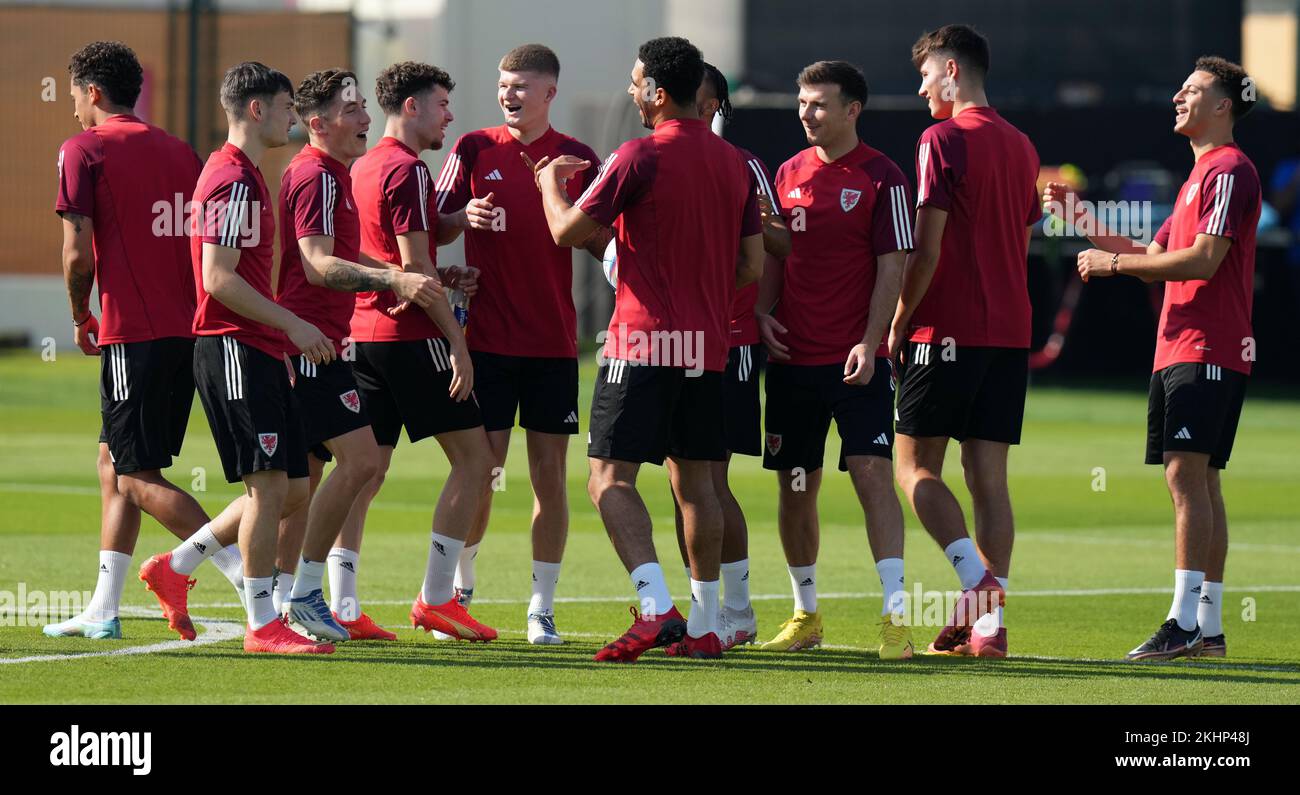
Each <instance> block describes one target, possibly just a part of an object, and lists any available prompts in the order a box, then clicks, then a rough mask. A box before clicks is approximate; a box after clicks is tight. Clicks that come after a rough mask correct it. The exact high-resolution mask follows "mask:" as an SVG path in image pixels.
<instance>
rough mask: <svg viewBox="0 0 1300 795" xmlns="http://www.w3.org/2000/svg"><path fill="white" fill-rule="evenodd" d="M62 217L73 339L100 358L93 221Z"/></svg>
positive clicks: (66, 214) (64, 261)
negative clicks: (92, 298)
mask: <svg viewBox="0 0 1300 795" xmlns="http://www.w3.org/2000/svg"><path fill="white" fill-rule="evenodd" d="M62 215H63V281H64V283H65V284H66V285H67V287H68V303H69V304H70V305H71V308H72V323H73V325H74V326H75V330H74V332H73V336H74V338H75V339H76V342H77V347H78V348H80V349H81V352H82V353H84V354H86V355H87V356H98V355H99V347H98V346H97V345H95V342H94V340H92V339H91V337H92V336H93V337H95V338H96V339H97V338H98V337H99V321H98V320H96V319H95V315H94V313H93V312H91V311H90V292H91V290H92V289H94V286H95V250H94V222H92V221H91V220H90V219H89V218H87V217H86V216H84V215H77V214H76V213H62Z"/></svg>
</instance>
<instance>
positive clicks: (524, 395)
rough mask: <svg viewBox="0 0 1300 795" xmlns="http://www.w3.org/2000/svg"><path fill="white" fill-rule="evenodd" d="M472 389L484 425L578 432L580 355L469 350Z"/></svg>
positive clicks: (542, 431)
mask: <svg viewBox="0 0 1300 795" xmlns="http://www.w3.org/2000/svg"><path fill="white" fill-rule="evenodd" d="M470 355H471V356H472V357H473V359H474V395H475V396H476V397H478V403H479V409H480V410H481V411H482V412H483V427H484V429H485V430H488V431H502V430H508V429H510V428H513V427H514V426H515V412H516V411H518V413H519V426H520V427H522V428H527V429H528V430H530V431H538V432H540V433H559V434H575V433H577V432H578V360H577V359H569V358H564V357H560V358H550V357H539V356H505V355H503V354H499V353H486V352H484V351H473V352H472V353H471V354H470Z"/></svg>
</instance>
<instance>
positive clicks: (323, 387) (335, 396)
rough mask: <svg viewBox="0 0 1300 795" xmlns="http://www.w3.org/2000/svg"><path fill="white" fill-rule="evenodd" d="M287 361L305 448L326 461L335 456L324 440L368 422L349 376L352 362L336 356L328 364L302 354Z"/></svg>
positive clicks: (353, 429) (351, 377)
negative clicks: (291, 369)
mask: <svg viewBox="0 0 1300 795" xmlns="http://www.w3.org/2000/svg"><path fill="white" fill-rule="evenodd" d="M290 361H292V362H293V369H294V375H295V377H294V385H293V392H294V394H295V395H297V396H298V405H299V406H301V407H302V430H303V438H304V439H305V440H306V441H307V451H308V452H310V453H311V454H312V455H314V456H316V458H318V459H319V460H321V461H329V460H331V459H332V458H333V457H334V456H333V455H332V454H331V453H330V451H329V449H328V448H326V447H325V442H327V441H329V440H330V439H336V438H338V437H340V436H342V435H343V434H345V433H351V432H352V431H355V430H356V429H358V428H364V427H366V426H367V425H369V424H370V415H369V414H367V413H366V407H365V404H364V402H363V401H362V400H361V394H360V393H359V392H358V391H357V381H356V379H355V378H353V376H352V363H351V362H345V361H343V360H342V359H335V360H334V361H332V362H330V363H329V364H312V363H311V361H310V360H309V359H308V358H307V357H306V356H303V355H302V354H299V355H297V356H294V357H291V358H290Z"/></svg>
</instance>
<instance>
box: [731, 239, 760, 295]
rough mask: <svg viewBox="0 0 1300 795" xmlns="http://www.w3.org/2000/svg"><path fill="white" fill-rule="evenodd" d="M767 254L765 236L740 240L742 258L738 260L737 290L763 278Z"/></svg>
mask: <svg viewBox="0 0 1300 795" xmlns="http://www.w3.org/2000/svg"><path fill="white" fill-rule="evenodd" d="M766 260H767V252H766V251H764V250H763V235H762V234H761V233H760V234H757V235H749V236H747V237H742V238H741V239H740V256H739V257H737V259H736V289H737V290H739V289H740V288H741V287H745V286H747V285H750V284H753V283H754V282H756V281H759V280H760V279H762V278H763V265H764V263H765V262H766Z"/></svg>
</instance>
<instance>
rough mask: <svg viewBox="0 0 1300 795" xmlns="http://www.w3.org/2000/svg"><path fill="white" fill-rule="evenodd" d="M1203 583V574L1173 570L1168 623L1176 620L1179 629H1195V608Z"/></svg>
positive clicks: (1198, 602) (1166, 617)
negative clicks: (1172, 591)
mask: <svg viewBox="0 0 1300 795" xmlns="http://www.w3.org/2000/svg"><path fill="white" fill-rule="evenodd" d="M1204 582H1205V572H1203V571H1189V570H1187V569H1174V602H1173V604H1171V605H1170V606H1169V615H1167V616H1165V620H1166V621H1168V620H1169V619H1171V618H1174V619H1177V620H1178V626H1179V628H1180V629H1184V630H1188V631H1190V630H1193V629H1195V628H1196V607H1197V605H1199V604H1200V601H1201V585H1202V583H1204Z"/></svg>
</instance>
